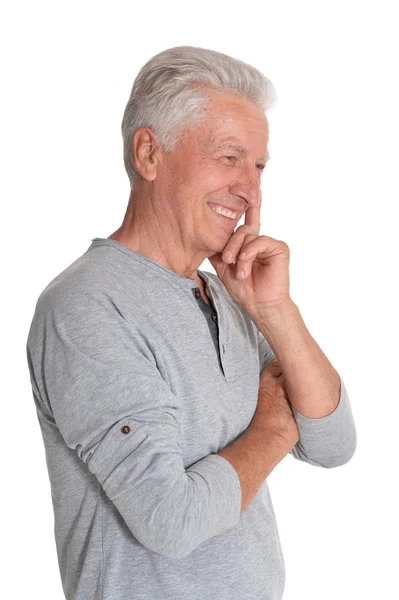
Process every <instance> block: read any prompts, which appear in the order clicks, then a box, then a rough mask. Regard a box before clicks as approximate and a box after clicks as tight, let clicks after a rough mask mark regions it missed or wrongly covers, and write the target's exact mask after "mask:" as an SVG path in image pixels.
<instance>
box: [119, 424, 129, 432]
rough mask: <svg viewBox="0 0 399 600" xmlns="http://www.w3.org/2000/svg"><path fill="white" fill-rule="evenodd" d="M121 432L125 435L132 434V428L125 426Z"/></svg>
mask: <svg viewBox="0 0 399 600" xmlns="http://www.w3.org/2000/svg"><path fill="white" fill-rule="evenodd" d="M121 432H122V433H125V434H126V433H130V427H129V425H124V426H123V427H122V429H121Z"/></svg>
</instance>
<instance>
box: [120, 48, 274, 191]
mask: <svg viewBox="0 0 399 600" xmlns="http://www.w3.org/2000/svg"><path fill="white" fill-rule="evenodd" d="M212 90H214V91H216V92H233V93H235V94H238V95H240V96H242V97H244V99H247V100H249V101H251V102H254V103H255V104H256V105H258V106H259V107H260V108H261V109H262V110H263V111H266V110H267V109H269V108H270V107H271V106H272V105H275V102H276V99H277V96H276V91H275V88H274V86H273V84H272V83H271V81H269V79H267V78H266V77H265V76H264V75H263V74H262V73H261V72H260V71H258V69H255V67H252V66H251V65H249V64H247V63H245V62H243V61H242V60H239V59H237V58H233V57H231V56H228V55H227V54H222V53H220V52H216V51H215V50H207V49H205V48H197V47H194V46H177V47H175V48H169V49H167V50H164V51H163V52H160V53H159V54H156V55H155V56H153V57H152V58H151V59H150V60H149V61H147V62H146V63H145V65H144V66H143V67H142V68H141V70H140V71H139V73H138V75H137V77H136V79H135V81H134V83H133V87H132V91H131V94H130V98H129V101H128V103H127V105H126V108H125V112H124V115H123V120H122V136H123V152H124V163H125V169H126V172H127V174H128V177H129V181H130V186H131V188H132V189H133V184H134V180H135V177H136V175H137V171H136V168H135V165H134V161H133V150H132V140H133V135H134V132H135V130H136V129H137V128H138V127H149V128H150V129H151V130H152V131H153V133H154V135H155V137H156V140H157V143H158V144H159V146H160V147H161V148H162V149H163V150H164V152H170V151H171V150H173V148H174V146H175V145H176V143H177V142H178V140H179V137H180V135H181V133H182V131H183V129H184V127H185V126H186V125H188V124H189V123H190V124H191V123H196V122H199V121H200V120H201V119H202V118H203V117H204V114H203V113H202V111H201V110H200V109H201V108H202V107H203V106H204V104H205V103H206V102H207V101H208V100H209V98H210V96H211V92H212Z"/></svg>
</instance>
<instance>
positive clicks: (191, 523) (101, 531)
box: [27, 238, 356, 600]
mask: <svg viewBox="0 0 399 600" xmlns="http://www.w3.org/2000/svg"><path fill="white" fill-rule="evenodd" d="M198 274H199V275H200V277H202V278H203V279H204V281H205V282H206V289H207V295H208V297H210V299H211V302H212V305H213V306H212V307H209V306H208V305H207V304H206V303H205V302H204V301H203V299H202V298H201V297H200V296H199V297H197V296H198V293H197V295H196V291H198V288H197V284H196V283H195V282H194V281H193V280H191V279H186V278H183V277H180V276H179V275H177V274H176V273H174V272H172V271H169V270H167V269H165V268H164V267H162V266H161V265H159V264H158V263H156V262H154V261H152V260H150V259H148V258H146V257H144V256H142V255H140V254H138V253H135V252H133V251H131V250H129V249H128V248H127V247H125V246H123V245H122V244H120V243H119V242H116V241H114V240H107V239H103V238H95V239H94V240H92V243H91V245H90V246H89V248H88V249H87V251H86V252H85V253H84V254H83V255H82V256H80V257H79V258H78V259H77V260H76V261H75V262H73V263H72V264H71V265H70V266H68V267H67V268H66V269H65V270H64V271H63V272H62V273H60V274H59V275H58V276H57V277H56V278H55V279H54V280H53V281H52V282H51V283H49V285H48V286H47V287H46V288H45V289H44V290H43V292H42V293H41V294H40V297H39V299H38V302H37V305H36V308H35V312H34V316H33V320H32V324H31V328H30V331H29V336H28V340H27V357H28V364H29V371H30V378H31V384H32V390H33V397H34V400H35V403H36V407H37V414H38V419H39V423H40V426H41V430H42V434H43V440H44V445H45V450H46V460H47V465H48V471H49V477H50V482H51V490H52V499H53V506H54V516H55V537H56V543H57V551H58V558H59V565H60V571H61V577H62V583H63V588H64V591H65V596H66V598H67V599H68V600H100V599H101V600H166V599H170V600H207V599H211V598H212V599H215V600H216V599H217V600H231V599H233V598H234V599H235V598H238V599H239V600H278V599H281V597H282V594H283V589H284V581H285V569H284V561H283V556H282V551H281V547H280V540H279V536H278V531H277V527H276V521H275V516H274V511H273V506H272V502H271V499H270V495H269V490H268V486H267V482H265V483H264V484H263V486H262V488H261V490H260V491H259V493H258V494H257V495H256V496H255V498H254V499H253V501H252V502H251V503H250V504H249V506H248V507H247V509H246V510H245V511H244V513H243V514H242V515H241V514H240V507H241V488H240V481H239V479H238V476H237V473H236V471H235V470H234V468H233V467H232V465H230V463H229V462H228V461H227V460H225V459H224V458H222V457H220V456H216V453H217V452H219V451H220V450H221V449H222V448H224V447H225V446H226V445H227V444H229V443H230V442H231V441H233V440H234V439H236V438H237V437H238V436H239V435H240V434H241V433H242V432H243V431H244V430H245V429H246V428H247V427H248V425H249V423H250V421H251V418H252V416H253V413H254V411H255V408H256V405H257V399H258V384H259V373H260V370H261V369H262V368H263V367H264V366H265V365H266V364H267V363H268V362H270V360H272V358H274V354H273V352H272V351H271V349H270V347H269V345H268V343H267V342H266V340H265V339H264V337H263V336H262V335H261V334H260V333H259V332H258V330H257V329H256V328H255V326H254V324H253V323H252V321H251V320H250V318H249V317H248V315H247V314H246V313H245V312H244V311H243V310H242V309H241V308H240V307H239V305H238V304H236V303H235V302H234V301H233V300H232V299H231V297H230V296H229V294H228V293H227V291H226V289H225V287H224V286H223V284H222V283H221V282H220V281H219V279H218V278H217V276H216V275H214V274H212V273H208V272H205V271H198ZM212 315H213V317H212ZM294 414H295V418H296V420H297V423H298V427H299V431H300V442H298V444H297V445H296V446H295V448H293V450H292V452H291V454H292V455H293V456H294V457H295V458H297V459H299V460H302V461H305V462H308V463H310V464H313V465H319V466H323V467H333V466H337V465H342V464H344V463H345V462H347V461H348V460H349V459H350V458H351V456H352V454H353V452H354V450H355V445H356V433H355V427H354V423H353V419H352V413H351V408H350V404H349V399H348V395H347V392H346V389H345V386H344V383H343V381H342V379H341V397H340V403H339V405H338V407H337V408H336V410H335V411H334V413H332V414H331V415H328V416H327V417H324V418H322V419H310V418H307V417H304V416H302V415H299V414H298V413H297V412H296V411H295V412H294ZM265 441H266V440H265Z"/></svg>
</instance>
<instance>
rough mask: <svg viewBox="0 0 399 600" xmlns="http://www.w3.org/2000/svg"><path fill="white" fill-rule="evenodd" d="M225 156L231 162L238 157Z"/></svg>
mask: <svg viewBox="0 0 399 600" xmlns="http://www.w3.org/2000/svg"><path fill="white" fill-rule="evenodd" d="M224 158H227V160H228V161H229V162H233V160H234V159H235V158H237V157H236V156H224Z"/></svg>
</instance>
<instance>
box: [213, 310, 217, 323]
mask: <svg viewBox="0 0 399 600" xmlns="http://www.w3.org/2000/svg"><path fill="white" fill-rule="evenodd" d="M217 318H218V316H217V314H216V313H215V312H213V313H212V319H213V320H214V321H216V319H217Z"/></svg>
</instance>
